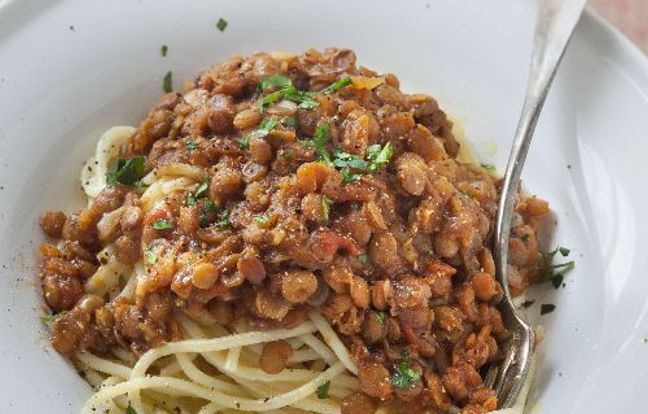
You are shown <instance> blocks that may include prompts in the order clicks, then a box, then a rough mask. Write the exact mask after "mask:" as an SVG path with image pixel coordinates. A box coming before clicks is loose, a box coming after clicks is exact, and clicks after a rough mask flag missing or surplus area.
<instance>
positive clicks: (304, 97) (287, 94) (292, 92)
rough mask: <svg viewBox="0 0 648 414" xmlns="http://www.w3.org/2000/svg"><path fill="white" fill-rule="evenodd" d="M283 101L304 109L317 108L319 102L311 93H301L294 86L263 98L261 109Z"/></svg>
mask: <svg viewBox="0 0 648 414" xmlns="http://www.w3.org/2000/svg"><path fill="white" fill-rule="evenodd" d="M281 99H286V100H289V101H292V102H295V103H296V104H297V105H298V106H299V107H300V108H302V109H313V108H315V107H316V106H317V101H316V100H315V99H314V95H313V94H312V93H311V92H304V91H300V90H298V89H297V88H295V87H294V86H288V87H286V88H283V89H279V90H278V91H275V92H272V93H269V94H267V95H266V96H264V97H263V98H261V101H260V105H261V108H266V107H267V106H269V105H271V104H273V103H275V102H277V101H279V100H281Z"/></svg>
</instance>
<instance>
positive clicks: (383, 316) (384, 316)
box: [376, 312, 387, 323]
mask: <svg viewBox="0 0 648 414" xmlns="http://www.w3.org/2000/svg"><path fill="white" fill-rule="evenodd" d="M376 320H377V321H378V322H379V323H385V321H386V320H387V314H385V312H376Z"/></svg>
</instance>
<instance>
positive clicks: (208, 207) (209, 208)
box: [203, 198, 217, 214]
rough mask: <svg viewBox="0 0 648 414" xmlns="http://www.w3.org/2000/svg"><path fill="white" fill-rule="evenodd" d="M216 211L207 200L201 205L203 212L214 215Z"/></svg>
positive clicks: (213, 205) (214, 205)
mask: <svg viewBox="0 0 648 414" xmlns="http://www.w3.org/2000/svg"><path fill="white" fill-rule="evenodd" d="M216 210H217V208H216V204H215V203H214V202H213V201H211V200H210V199H208V198H207V199H205V202H204V203H203V211H204V212H205V213H207V214H209V213H215V212H216Z"/></svg>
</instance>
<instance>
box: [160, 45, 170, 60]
mask: <svg viewBox="0 0 648 414" xmlns="http://www.w3.org/2000/svg"><path fill="white" fill-rule="evenodd" d="M168 51H169V46H167V45H162V46H161V47H160V55H162V57H166V55H167V52H168Z"/></svg>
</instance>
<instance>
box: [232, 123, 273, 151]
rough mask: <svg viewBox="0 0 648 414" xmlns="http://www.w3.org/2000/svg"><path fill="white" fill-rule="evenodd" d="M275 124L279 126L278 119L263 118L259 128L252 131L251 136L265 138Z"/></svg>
mask: <svg viewBox="0 0 648 414" xmlns="http://www.w3.org/2000/svg"><path fill="white" fill-rule="evenodd" d="M277 126H279V121H277V120H276V119H264V120H262V121H261V124H259V129H257V130H256V131H254V132H253V133H252V136H253V137H254V138H265V137H266V136H267V135H268V134H269V133H270V131H272V130H273V129H275V128H276V127H277ZM239 145H240V143H239ZM248 147H249V138H248Z"/></svg>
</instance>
